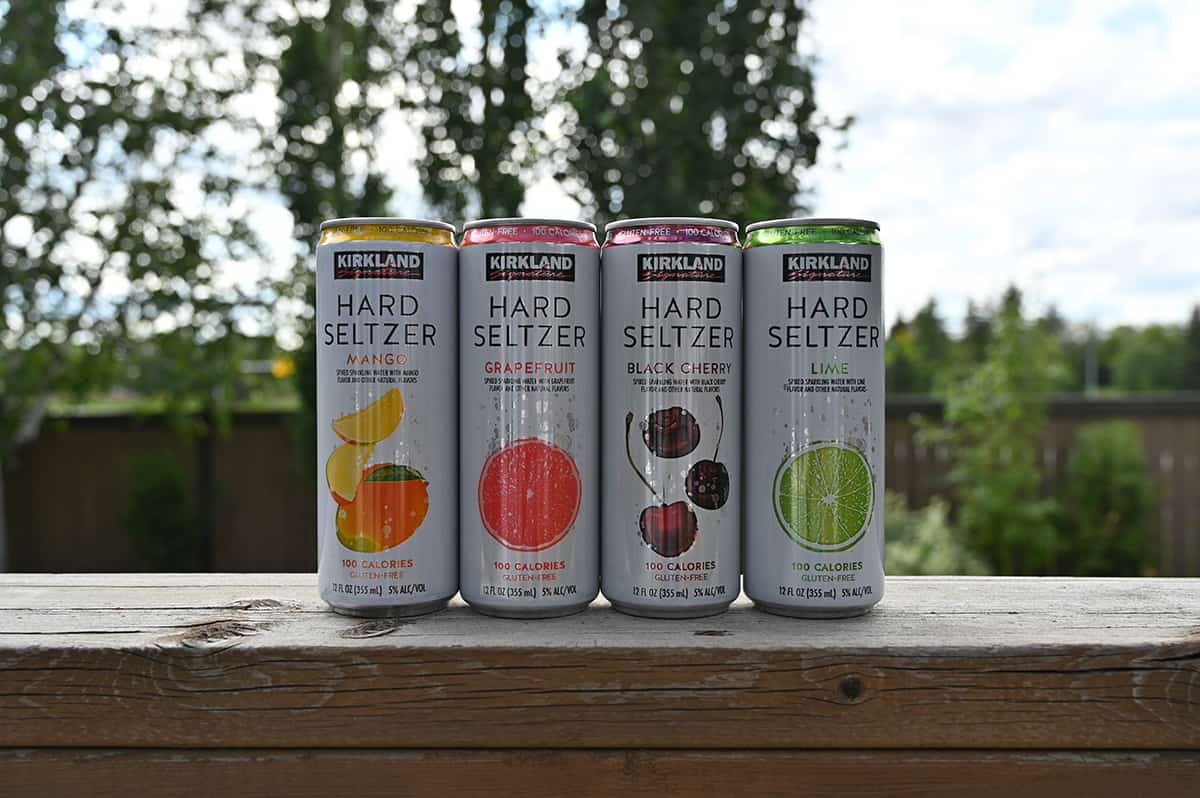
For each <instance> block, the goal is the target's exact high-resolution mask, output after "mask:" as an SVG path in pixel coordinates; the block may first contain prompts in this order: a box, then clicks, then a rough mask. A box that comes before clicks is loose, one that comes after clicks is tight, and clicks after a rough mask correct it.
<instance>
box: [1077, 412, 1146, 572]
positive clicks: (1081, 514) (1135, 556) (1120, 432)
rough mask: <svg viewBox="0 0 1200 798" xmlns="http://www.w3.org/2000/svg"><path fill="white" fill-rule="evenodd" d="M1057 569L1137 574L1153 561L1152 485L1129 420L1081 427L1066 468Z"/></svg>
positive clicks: (1134, 426) (1139, 435)
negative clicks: (1151, 528) (1150, 526)
mask: <svg viewBox="0 0 1200 798" xmlns="http://www.w3.org/2000/svg"><path fill="white" fill-rule="evenodd" d="M1064 493H1065V507H1064V522H1065V523H1064V524H1063V525H1062V526H1063V534H1062V551H1061V553H1060V570H1061V571H1062V572H1063V573H1069V574H1072V575H1075V576H1140V575H1144V574H1146V572H1147V570H1148V569H1149V568H1150V567H1151V565H1152V563H1153V562H1154V559H1153V546H1152V545H1151V540H1150V533H1149V528H1148V526H1149V519H1150V515H1151V512H1152V511H1153V507H1154V485H1153V483H1152V482H1151V480H1150V477H1149V474H1148V472H1147V470H1146V457H1145V452H1144V450H1143V448H1142V440H1141V434H1140V432H1139V430H1138V427H1137V426H1136V425H1134V424H1132V423H1130V422H1127V421H1108V422H1103V423H1098V424H1090V425H1088V426H1086V427H1083V428H1082V429H1081V430H1080V431H1079V435H1078V437H1077V438H1076V440H1075V444H1074V448H1073V451H1072V453H1071V460H1070V463H1069V465H1068V468H1067V483H1066V486H1065V491H1064Z"/></svg>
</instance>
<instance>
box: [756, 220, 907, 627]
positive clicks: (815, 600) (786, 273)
mask: <svg viewBox="0 0 1200 798" xmlns="http://www.w3.org/2000/svg"><path fill="white" fill-rule="evenodd" d="M746 233H747V240H746V308H745V310H746V472H745V475H746V476H745V480H746V482H745V484H746V505H745V522H746V540H745V554H746V563H745V566H746V585H745V586H746V593H747V594H748V595H749V596H750V598H752V599H753V600H754V601H755V603H756V604H757V605H758V606H759V607H760V608H761V609H764V610H767V611H769V612H774V613H779V614H783V615H794V616H798V617H802V618H838V617H845V616H850V615H860V614H862V613H864V612H867V611H868V610H870V609H871V607H872V606H874V605H875V604H876V603H877V602H878V601H879V600H880V598H882V596H883V518H884V503H883V501H884V498H883V457H884V450H883V409H884V408H883V386H884V383H883V356H884V350H883V341H884V339H883V289H882V286H883V250H882V248H881V247H880V244H879V225H877V224H876V223H874V222H869V221H864V220H860V219H781V220H777V221H770V222H759V223H756V224H752V225H750V226H749V227H747V228H746Z"/></svg>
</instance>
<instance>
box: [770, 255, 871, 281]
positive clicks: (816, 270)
mask: <svg viewBox="0 0 1200 798" xmlns="http://www.w3.org/2000/svg"><path fill="white" fill-rule="evenodd" d="M810 280H811V281H825V280H842V281H851V282H856V283H869V282H871V256H870V255H848V254H846V253H844V252H805V253H803V254H800V255H784V256H783V281H784V282H785V283H799V282H808V281H810Z"/></svg>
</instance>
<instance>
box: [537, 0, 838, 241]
mask: <svg viewBox="0 0 1200 798" xmlns="http://www.w3.org/2000/svg"><path fill="white" fill-rule="evenodd" d="M807 18H808V12H807V3H803V2H784V0H757V2H749V3H736V4H735V3H728V2H724V1H723V0H706V2H701V3H695V2H682V1H681V0H671V2H659V3H640V4H631V3H624V4H622V3H611V2H607V0H584V2H583V4H582V9H581V10H580V12H579V14H578V20H579V21H580V22H581V23H582V25H583V27H584V29H585V31H586V35H587V44H586V48H585V52H584V54H583V57H582V59H581V62H580V63H578V64H572V66H573V67H574V68H572V69H568V70H566V71H564V75H563V79H562V85H561V87H560V89H559V92H558V101H559V103H564V104H565V105H566V106H567V108H568V112H567V114H566V117H565V120H564V124H563V128H562V130H563V133H564V134H565V136H566V138H567V140H568V145H567V148H566V151H565V152H562V153H556V154H555V156H554V160H553V165H554V167H555V174H556V176H557V177H558V178H559V179H560V180H562V181H563V185H564V187H565V188H566V189H567V190H568V191H569V192H570V193H571V194H572V195H573V196H574V197H575V199H577V200H578V201H579V202H580V203H581V204H582V205H583V206H584V208H585V209H586V210H587V211H588V212H592V213H596V214H599V215H600V216H618V215H624V216H642V215H664V214H667V215H672V214H687V215H697V214H699V215H706V214H712V213H719V214H720V215H722V216H726V217H728V218H733V219H742V218H745V219H765V218H771V217H777V216H781V215H789V214H792V213H794V212H796V211H797V209H798V208H799V207H800V197H801V195H802V193H803V191H804V186H803V183H802V178H803V176H804V171H805V170H806V169H807V168H808V167H810V166H812V165H813V164H814V163H815V162H816V160H817V151H818V148H819V146H820V144H821V132H822V131H823V130H828V131H829V132H834V131H835V130H839V129H840V130H844V129H845V128H846V126H847V125H848V124H849V120H846V121H843V122H841V123H837V124H834V123H829V122H827V121H825V120H823V119H821V118H820V117H818V115H817V106H816V98H815V92H814V85H813V84H814V81H813V73H812V58H811V56H809V55H807V54H805V53H804V51H803V48H802V47H801V44H800V42H801V34H802V31H803V30H804V28H805V25H806V22H807Z"/></svg>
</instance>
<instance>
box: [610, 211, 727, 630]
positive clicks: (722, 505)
mask: <svg viewBox="0 0 1200 798" xmlns="http://www.w3.org/2000/svg"><path fill="white" fill-rule="evenodd" d="M606 232H607V237H606V240H605V244H604V251H603V266H602V272H603V283H604V371H603V374H604V401H603V403H602V407H603V421H602V434H603V436H604V446H603V450H604V477H603V482H604V497H605V498H604V518H603V536H602V537H603V542H602V551H603V558H602V561H603V569H602V573H603V589H604V595H605V596H607V597H608V599H609V601H611V602H612V604H613V606H614V607H616V608H617V609H618V610H621V611H622V612H626V613H630V614H633V615H644V616H649V617H660V618H695V617H701V616H705V615H713V614H716V613H719V612H722V611H723V610H725V609H726V608H728V606H729V604H730V603H731V602H732V601H733V600H734V599H735V598H736V597H737V595H738V592H739V584H740V562H739V560H740V552H739V536H740V529H741V523H740V521H741V519H740V515H739V507H740V505H741V498H740V496H739V489H740V485H741V468H740V465H741V439H740V438H741V436H740V426H741V401H740V400H741V376H742V375H741V302H742V282H741V281H742V268H741V266H742V252H741V249H740V247H739V246H738V227H737V225H736V224H734V223H733V222H726V221H721V220H717V219H690V218H656V219H630V220H626V221H620V222H614V223H612V224H610V225H608V227H607V228H606Z"/></svg>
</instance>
